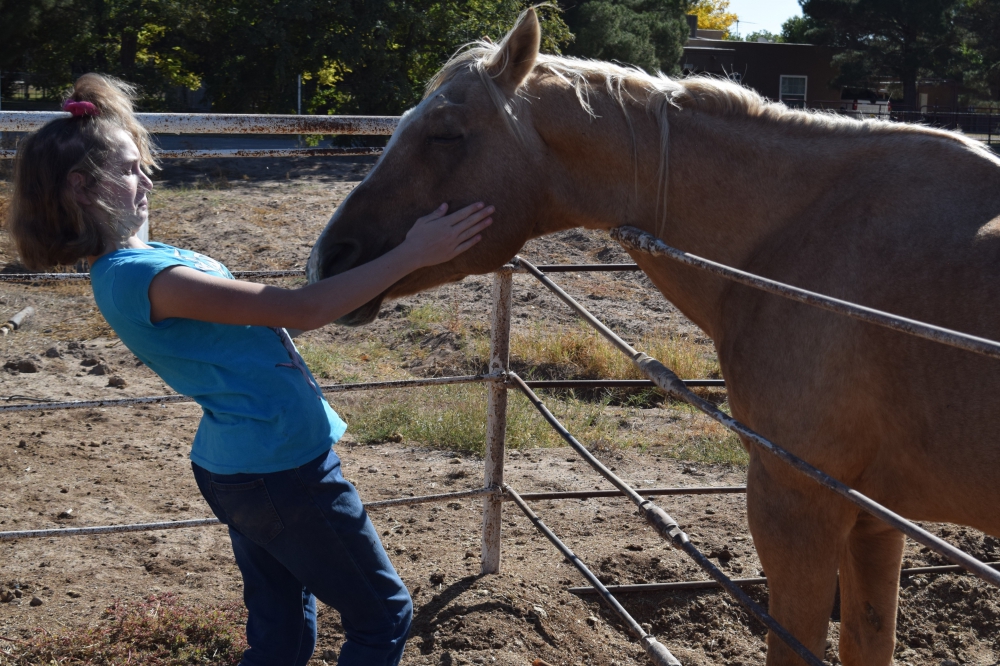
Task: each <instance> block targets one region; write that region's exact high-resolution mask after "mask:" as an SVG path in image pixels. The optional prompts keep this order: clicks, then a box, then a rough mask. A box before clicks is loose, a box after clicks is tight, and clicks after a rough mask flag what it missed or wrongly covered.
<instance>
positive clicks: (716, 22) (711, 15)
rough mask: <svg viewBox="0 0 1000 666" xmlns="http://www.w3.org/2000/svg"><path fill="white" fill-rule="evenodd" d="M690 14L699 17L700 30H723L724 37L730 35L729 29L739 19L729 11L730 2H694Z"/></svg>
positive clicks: (714, 0) (716, 0)
mask: <svg viewBox="0 0 1000 666" xmlns="http://www.w3.org/2000/svg"><path fill="white" fill-rule="evenodd" d="M688 13H689V14H694V15H695V16H697V17H698V27H699V28H700V29H702V30H721V31H722V32H723V34H724V35H729V29H730V28H731V27H732V26H733V24H734V23H736V21H737V20H738V19H739V17H738V16H737V15H736V14H735V13H733V12H731V11H729V0H694V2H692V3H691V6H690V8H688Z"/></svg>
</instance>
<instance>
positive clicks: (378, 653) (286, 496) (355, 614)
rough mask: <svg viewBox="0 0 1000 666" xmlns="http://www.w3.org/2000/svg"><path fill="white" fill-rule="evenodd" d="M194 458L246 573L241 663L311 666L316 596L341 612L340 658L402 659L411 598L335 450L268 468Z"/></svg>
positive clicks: (346, 663) (371, 665) (355, 663)
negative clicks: (250, 470)
mask: <svg viewBox="0 0 1000 666" xmlns="http://www.w3.org/2000/svg"><path fill="white" fill-rule="evenodd" d="M191 466H192V468H193V469H194V477H195V480H196V481H197V482H198V488H199V489H200V490H201V494H202V495H204V496H205V499H206V500H207V501H208V504H209V506H210V507H212V511H213V512H214V513H215V515H216V516H218V517H219V520H221V521H222V522H223V523H225V524H226V525H228V526H229V536H230V538H231V539H232V542H233V553H234V554H235V555H236V564H237V565H238V566H239V568H240V571H241V572H242V574H243V600H244V602H245V603H246V606H247V610H248V611H249V616H248V618H247V643H248V644H249V648H248V649H247V650H246V652H244V653H243V660H242V661H241V662H240V663H241V664H242V665H244V666H305V664H306V662H307V661H309V658H310V657H311V656H312V653H313V649H314V648H315V647H316V598H318V599H319V600H320V601H322V602H323V603H325V604H327V605H328V606H331V607H333V608H335V609H336V610H337V611H339V612H340V617H341V622H342V623H343V625H344V634H345V635H346V639H347V640H346V641H345V642H344V646H343V648H342V649H341V652H340V659H339V660H338V661H337V663H338V664H339V665H340V666H361V665H362V664H364V665H365V666H382V665H383V664H384V665H385V666H395V665H396V664H398V663H399V660H400V659H401V658H402V656H403V646H404V644H405V643H406V636H407V633H408V632H409V629H410V620H411V619H412V616H413V604H412V602H411V601H410V595H409V593H408V592H407V591H406V587H405V586H404V585H403V581H401V580H400V578H399V575H398V574H397V573H396V570H395V569H394V568H393V566H392V563H391V562H390V561H389V556H388V555H386V553H385V550H384V549H383V548H382V542H381V541H380V540H379V538H378V534H377V533H376V532H375V527H374V526H373V525H372V523H371V521H370V520H369V519H368V514H366V513H365V510H364V506H362V504H361V498H360V497H358V492H357V490H355V489H354V486H352V485H351V484H350V483H348V482H347V481H346V480H344V477H343V476H342V475H341V472H340V459H339V458H338V457H337V455H336V454H335V453H334V452H333V451H332V450H331V451H330V452H328V453H326V454H324V455H322V456H320V457H319V458H316V459H315V460H313V461H311V462H308V463H306V464H305V465H302V466H301V467H298V468H295V469H289V470H285V471H282V472H273V473H270V474H213V473H212V472H209V471H208V470H206V469H203V468H201V467H198V466H197V465H194V464H192V465H191ZM313 595H315V597H314V596H313Z"/></svg>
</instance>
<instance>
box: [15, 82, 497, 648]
mask: <svg viewBox="0 0 1000 666" xmlns="http://www.w3.org/2000/svg"><path fill="white" fill-rule="evenodd" d="M133 99H134V92H133V90H132V88H130V87H129V86H128V85H126V84H124V83H122V82H120V81H117V80H115V79H112V78H109V77H105V76H100V75H97V74H87V75H85V76H83V77H81V78H80V79H79V80H78V81H77V82H76V85H75V87H74V89H73V92H72V94H71V96H70V97H69V99H68V100H67V102H66V104H65V106H64V108H65V110H67V111H69V112H70V114H71V116H70V117H68V118H66V117H64V118H59V119H57V120H53V121H51V122H49V123H48V124H46V125H45V126H44V127H42V128H41V129H40V130H38V131H37V132H35V133H33V134H32V135H30V136H29V137H27V138H26V139H25V140H24V141H23V142H22V144H21V147H20V150H19V152H18V159H17V165H16V169H15V185H14V197H13V201H12V210H11V216H10V220H9V222H8V229H9V232H10V234H11V236H12V237H13V239H14V242H15V244H16V246H17V249H18V252H19V254H20V256H21V259H22V261H23V262H24V264H25V265H26V266H28V267H29V268H31V269H34V270H41V269H44V268H47V267H49V266H53V265H57V264H73V263H74V262H76V261H78V260H79V259H83V258H86V259H87V260H88V262H89V263H90V267H91V283H92V285H93V290H94V299H95V300H96V301H97V305H98V307H99V308H100V310H101V313H102V314H103V315H104V317H105V318H106V319H107V321H108V323H109V324H111V326H112V327H113V328H114V330H115V332H116V333H117V334H118V336H119V337H120V338H121V340H122V341H123V342H124V343H125V345H126V346H128V348H129V349H130V350H131V351H132V352H133V353H134V354H135V355H136V356H137V357H138V358H139V359H140V360H141V361H142V362H143V363H145V364H146V365H147V366H149V367H150V368H152V369H153V370H154V371H155V372H156V373H157V374H158V375H160V377H162V378H163V380H164V381H165V382H166V383H167V384H168V385H170V387H171V388H173V389H174V390H176V391H177V392H179V393H183V394H184V395H188V396H190V397H192V398H194V399H195V400H196V401H197V402H198V403H199V404H200V405H201V406H202V409H203V411H204V413H203V416H202V420H201V424H200V425H199V427H198V432H197V434H196V435H195V438H194V444H193V446H192V449H191V463H192V465H191V466H192V468H193V470H194V475H195V480H196V481H197V483H198V488H199V489H200V490H201V493H202V494H203V495H204V497H205V500H206V501H207V502H208V504H209V506H210V507H211V508H212V511H213V512H214V513H215V515H217V516H218V517H219V519H220V520H221V521H222V522H223V523H225V524H226V525H227V526H228V527H229V535H230V537H231V539H232V546H233V553H234V554H235V557H236V563H237V564H238V565H239V568H240V571H241V573H242V574H243V583H244V594H243V598H244V601H245V603H246V606H247V609H248V611H249V616H248V619H247V642H248V644H249V648H248V649H247V651H246V652H245V653H244V655H243V660H242V662H241V663H242V664H245V665H246V666H288V665H297V666H302V665H304V664H305V663H306V662H307V661H308V660H309V658H310V656H311V655H312V653H313V649H314V647H315V644H316V599H317V598H318V599H319V600H321V601H322V602H323V603H326V604H328V605H330V606H332V607H333V608H335V609H337V610H338V611H339V612H340V614H341V618H342V621H343V625H344V633H345V634H346V639H347V640H346V642H345V643H344V646H343V649H342V650H341V654H340V659H339V661H338V663H339V664H341V665H342V666H348V665H351V666H354V665H361V664H364V665H366V666H374V665H381V664H386V665H393V664H397V663H398V662H399V660H400V658H401V656H402V653H403V645H404V643H405V641H406V636H407V632H408V630H409V626H410V619H411V616H412V604H411V601H410V596H409V594H408V593H407V591H406V588H405V586H404V585H403V582H402V581H401V580H400V578H399V576H398V575H397V573H396V571H395V569H394V568H393V566H392V564H391V563H390V561H389V558H388V556H387V555H386V553H385V550H384V549H383V548H382V545H381V543H380V541H379V538H378V535H377V533H376V532H375V529H374V527H373V526H372V523H371V521H370V520H369V519H368V516H367V514H366V513H365V510H364V507H363V506H362V504H361V500H360V498H359V497H358V493H357V491H356V490H355V489H354V487H353V486H352V485H351V484H350V483H348V482H347V481H345V480H344V478H343V476H342V475H341V470H340V460H339V458H338V457H337V455H336V454H335V453H334V452H333V450H332V448H331V447H332V446H333V444H334V443H336V442H337V440H338V439H339V438H340V437H341V436H342V435H343V434H344V431H345V430H346V428H347V425H346V424H345V423H344V422H343V421H342V420H341V419H340V417H339V416H337V414H336V412H334V411H333V409H331V408H330V406H329V404H327V402H326V400H325V399H324V398H323V395H322V393H321V392H320V390H319V388H318V386H317V384H316V381H315V380H314V379H313V377H312V375H311V374H310V372H309V370H308V369H307V368H306V366H305V364H304V363H303V361H302V358H301V357H300V356H299V354H298V352H297V351H296V349H295V346H294V345H293V344H292V341H291V339H290V338H289V336H288V333H287V332H286V331H285V327H287V328H297V329H305V330H308V329H313V328H317V327H320V326H323V325H325V324H328V323H330V322H332V321H334V320H335V319H338V318H340V317H342V316H343V315H345V314H347V313H349V312H351V311H352V310H354V309H356V308H357V307H358V306H360V305H362V304H364V303H366V302H368V301H369V300H371V299H372V298H374V297H376V296H377V295H378V294H380V293H382V292H384V291H385V290H386V289H387V288H389V287H390V286H391V285H392V284H394V283H395V282H397V281H398V280H399V279H401V278H402V277H404V276H406V275H407V274H409V273H411V272H412V271H414V270H417V269H419V268H422V267H425V266H430V265H434V264H438V263H441V262H445V261H449V260H450V259H452V258H454V257H455V256H457V255H458V254H460V253H461V252H464V251H465V250H466V249H468V248H470V247H471V246H473V245H475V244H476V243H477V242H478V241H479V240H480V237H481V236H480V233H481V232H482V231H483V230H484V229H485V228H486V227H487V226H489V224H490V223H491V221H492V219H491V218H490V215H491V213H492V212H493V208H492V207H488V206H485V205H484V204H482V203H477V204H473V205H471V206H468V207H466V208H463V209H461V210H458V211H456V212H454V213H451V214H447V205H444V204H442V205H441V206H440V207H439V208H438V209H437V210H435V211H434V212H432V213H430V214H429V215H426V216H424V217H421V218H419V219H417V220H416V223H415V224H414V225H413V228H412V229H411V230H410V231H409V233H408V234H407V235H406V240H405V241H404V242H403V243H402V244H400V245H398V246H397V247H396V248H395V249H393V250H391V251H390V252H388V253H386V254H384V255H382V256H381V257H379V258H378V259H376V260H375V261H372V262H370V263H367V264H364V265H362V266H359V267H357V268H355V269H353V270H350V271H347V272H344V273H341V274H339V275H337V276H336V277H333V278H330V279H328V280H322V281H320V282H316V283H314V284H310V285H308V286H306V287H302V288H299V289H280V288H276V287H271V286H264V285H258V284H253V283H249V282H241V281H237V280H234V279H233V277H232V275H231V274H230V273H229V271H228V270H227V269H226V267H225V266H223V265H222V264H221V263H219V262H218V261H216V260H214V259H211V258H209V257H207V256H204V255H202V254H198V253H197V252H192V251H190V250H182V249H178V248H175V247H171V246H169V245H165V244H163V243H148V244H147V243H144V242H142V241H141V240H139V239H138V238H137V237H136V235H135V233H136V231H137V230H138V229H139V227H140V226H142V224H143V223H144V222H145V221H146V220H147V218H148V215H149V203H148V201H147V196H146V195H147V194H148V193H149V192H150V191H151V190H152V189H153V184H152V182H151V181H150V179H149V177H148V175H147V171H148V170H149V169H151V168H153V167H155V166H156V161H155V159H154V157H153V155H152V154H151V151H150V140H149V136H148V134H147V132H146V130H145V129H143V127H142V126H141V125H140V124H139V122H138V121H137V119H136V117H135V115H134V112H133Z"/></svg>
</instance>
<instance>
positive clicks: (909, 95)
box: [900, 70, 917, 111]
mask: <svg viewBox="0 0 1000 666" xmlns="http://www.w3.org/2000/svg"><path fill="white" fill-rule="evenodd" d="M900 83H902V84H903V108H904V109H906V110H909V111H913V110H914V109H916V108H917V72H916V70H912V71H907V72H902V76H901V77H900Z"/></svg>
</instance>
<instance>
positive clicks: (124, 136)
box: [100, 130, 153, 232]
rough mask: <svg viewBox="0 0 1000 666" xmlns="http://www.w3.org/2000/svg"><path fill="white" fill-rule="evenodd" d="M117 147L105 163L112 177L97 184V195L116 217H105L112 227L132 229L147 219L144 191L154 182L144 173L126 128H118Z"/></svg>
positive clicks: (150, 188)
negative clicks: (98, 194)
mask: <svg viewBox="0 0 1000 666" xmlns="http://www.w3.org/2000/svg"><path fill="white" fill-rule="evenodd" d="M116 140H117V141H116V142H117V147H116V148H115V150H114V152H113V153H112V155H111V158H110V160H109V162H108V164H107V170H108V171H109V172H110V173H111V174H112V176H113V177H112V178H111V179H109V180H107V181H104V182H102V183H101V185H100V197H101V199H102V201H104V202H105V203H106V204H107V205H108V206H110V207H111V209H112V210H114V212H115V217H116V218H118V219H115V220H107V221H108V222H111V223H112V224H113V225H114V226H115V227H119V228H120V229H121V230H123V231H125V230H128V229H131V230H132V231H133V232H134V231H135V230H137V229H138V228H139V227H141V226H142V225H143V223H145V222H146V220H148V219H149V201H148V200H147V199H146V194H147V193H149V192H150V191H152V189H153V181H151V180H150V179H149V177H148V176H147V175H146V174H145V173H143V171H142V168H141V164H140V161H139V149H138V148H136V146H135V142H134V141H133V140H132V137H131V136H129V134H128V132H126V131H125V130H119V131H118V132H117V137H116Z"/></svg>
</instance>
